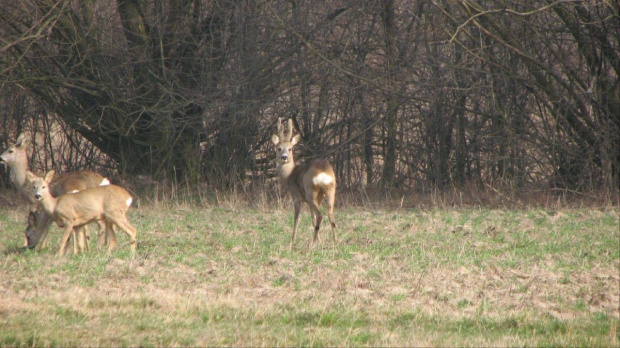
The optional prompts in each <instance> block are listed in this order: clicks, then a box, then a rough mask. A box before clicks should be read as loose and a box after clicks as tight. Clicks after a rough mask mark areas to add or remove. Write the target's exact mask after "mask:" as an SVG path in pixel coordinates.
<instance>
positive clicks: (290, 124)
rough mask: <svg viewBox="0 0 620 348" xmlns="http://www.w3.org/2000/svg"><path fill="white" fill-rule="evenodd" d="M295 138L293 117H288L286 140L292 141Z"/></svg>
mask: <svg viewBox="0 0 620 348" xmlns="http://www.w3.org/2000/svg"><path fill="white" fill-rule="evenodd" d="M292 138H293V119H292V118H289V119H288V133H287V134H286V140H288V141H290V140H291V139H292Z"/></svg>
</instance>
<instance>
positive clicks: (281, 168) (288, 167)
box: [277, 159, 295, 184]
mask: <svg viewBox="0 0 620 348" xmlns="http://www.w3.org/2000/svg"><path fill="white" fill-rule="evenodd" d="M277 169H278V176H279V177H280V181H281V182H282V183H283V184H286V183H288V181H289V178H290V177H291V174H292V173H293V170H294V169H295V161H293V160H292V159H291V160H290V161H289V162H286V163H284V164H282V163H278V165H277Z"/></svg>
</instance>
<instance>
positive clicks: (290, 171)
mask: <svg viewBox="0 0 620 348" xmlns="http://www.w3.org/2000/svg"><path fill="white" fill-rule="evenodd" d="M277 126H278V134H273V135H272V137H271V141H272V142H273V144H274V145H275V150H276V163H277V164H276V170H277V172H278V176H279V177H280V181H281V182H282V185H283V186H284V187H285V188H286V189H287V190H288V191H289V193H290V194H291V196H292V198H293V202H294V205H295V220H294V224H293V237H292V239H291V247H292V246H293V243H294V242H295V234H296V233H297V224H298V222H299V212H300V210H301V203H302V202H306V203H308V206H310V211H311V212H312V222H313V224H314V238H313V240H312V241H313V243H316V242H317V241H318V239H319V227H320V226H321V220H322V218H323V217H322V216H321V210H320V207H321V202H322V201H323V198H325V197H326V198H327V207H328V210H327V216H328V217H329V221H330V222H331V226H332V239H333V241H334V242H336V223H335V221H334V202H335V200H336V176H335V175H334V169H333V168H332V166H331V165H330V164H329V162H327V161H325V160H313V161H310V162H306V163H303V164H300V165H295V160H294V158H293V147H294V146H295V144H297V143H299V140H300V138H301V137H300V135H299V134H297V135H295V136H293V120H291V119H289V120H288V131H287V133H286V135H285V134H284V128H283V126H282V119H281V118H279V119H278V125H277Z"/></svg>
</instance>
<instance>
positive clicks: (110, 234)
mask: <svg viewBox="0 0 620 348" xmlns="http://www.w3.org/2000/svg"><path fill="white" fill-rule="evenodd" d="M105 236H106V242H107V243H108V254H109V253H111V252H112V250H114V247H115V246H116V234H115V233H114V223H112V221H108V220H106V221H105Z"/></svg>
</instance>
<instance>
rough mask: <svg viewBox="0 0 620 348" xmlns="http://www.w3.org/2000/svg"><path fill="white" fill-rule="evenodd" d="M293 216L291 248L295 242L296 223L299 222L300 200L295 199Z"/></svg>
mask: <svg viewBox="0 0 620 348" xmlns="http://www.w3.org/2000/svg"><path fill="white" fill-rule="evenodd" d="M294 204H295V217H294V218H293V237H292V238H291V248H292V247H293V243H295V235H296V234H297V224H299V212H300V211H301V200H300V199H295V203H294Z"/></svg>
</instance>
